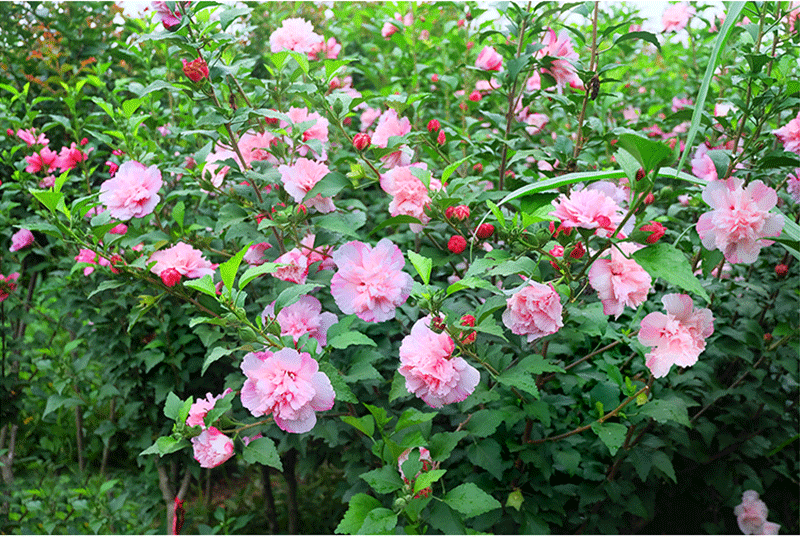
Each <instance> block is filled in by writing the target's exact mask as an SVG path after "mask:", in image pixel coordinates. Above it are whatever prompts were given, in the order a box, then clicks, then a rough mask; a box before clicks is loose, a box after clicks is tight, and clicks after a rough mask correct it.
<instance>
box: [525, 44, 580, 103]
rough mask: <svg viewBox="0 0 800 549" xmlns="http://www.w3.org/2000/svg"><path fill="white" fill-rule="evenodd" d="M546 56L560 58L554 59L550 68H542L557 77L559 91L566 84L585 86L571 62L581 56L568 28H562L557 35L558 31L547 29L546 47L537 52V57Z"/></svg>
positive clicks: (577, 86) (576, 86)
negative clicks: (575, 47) (573, 43)
mask: <svg viewBox="0 0 800 549" xmlns="http://www.w3.org/2000/svg"><path fill="white" fill-rule="evenodd" d="M545 56H549V57H559V58H560V59H555V60H553V62H552V64H551V65H550V66H549V67H548V68H546V69H542V71H543V72H545V73H548V74H550V75H551V76H552V77H553V78H555V80H556V87H557V88H558V92H559V93H561V91H562V90H563V88H564V85H565V84H569V85H570V87H572V88H581V87H583V83H582V82H581V79H580V77H579V76H578V73H577V72H576V71H575V67H574V66H573V65H572V63H571V62H570V60H577V59H580V56H579V55H578V53H577V52H576V51H575V49H574V48H573V47H572V40H571V39H570V37H569V34H568V33H567V31H566V30H563V29H562V30H561V32H559V33H558V36H556V31H554V30H553V29H547V36H546V38H545V47H544V48H543V49H541V50H539V51H537V52H536V57H538V58H542V57H545Z"/></svg>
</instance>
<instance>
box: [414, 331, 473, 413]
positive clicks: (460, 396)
mask: <svg viewBox="0 0 800 549" xmlns="http://www.w3.org/2000/svg"><path fill="white" fill-rule="evenodd" d="M430 324H431V317H430V316H426V317H425V318H421V319H419V320H418V321H417V322H415V323H414V326H413V327H412V328H411V333H410V334H409V335H407V336H406V337H405V338H404V339H403V342H402V343H401V344H400V368H399V370H398V371H399V372H400V374H401V375H402V376H403V377H404V378H405V379H406V389H407V390H408V392H410V393H414V394H415V395H417V396H418V397H419V398H421V399H422V400H424V401H425V403H426V404H427V405H428V406H431V407H432V408H441V407H442V406H444V405H445V404H452V403H454V402H461V401H462V400H464V399H465V398H467V397H468V396H469V395H471V394H472V392H473V391H474V390H475V387H476V386H477V385H478V382H479V381H480V379H481V375H480V373H479V372H478V370H476V369H475V368H474V367H472V366H470V365H469V364H467V361H465V360H464V359H463V358H461V357H455V358H454V357H452V354H453V351H454V350H455V344H454V343H453V340H452V338H451V337H450V336H449V335H447V334H446V333H444V332H442V333H439V334H437V333H436V332H434V331H433V330H431V329H430Z"/></svg>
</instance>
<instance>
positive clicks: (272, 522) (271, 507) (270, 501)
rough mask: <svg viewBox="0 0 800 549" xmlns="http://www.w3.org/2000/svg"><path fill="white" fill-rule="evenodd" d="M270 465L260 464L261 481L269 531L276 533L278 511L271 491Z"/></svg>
mask: <svg viewBox="0 0 800 549" xmlns="http://www.w3.org/2000/svg"><path fill="white" fill-rule="evenodd" d="M271 469H272V468H271V467H269V466H268V465H262V466H261V482H262V483H263V484H264V504H265V506H266V512H267V524H268V525H269V533H270V534H273V535H274V534H277V533H278V513H277V512H276V511H275V495H274V494H273V493H272V479H271V478H270V477H271V475H270V473H271Z"/></svg>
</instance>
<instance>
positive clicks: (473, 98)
mask: <svg viewBox="0 0 800 549" xmlns="http://www.w3.org/2000/svg"><path fill="white" fill-rule="evenodd" d="M482 98H483V96H482V95H481V92H479V91H478V90H474V91H473V92H472V93H471V94H469V97H468V99H469V100H470V101H474V102H478V101H480V100H481V99H482Z"/></svg>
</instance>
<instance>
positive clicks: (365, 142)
mask: <svg viewBox="0 0 800 549" xmlns="http://www.w3.org/2000/svg"><path fill="white" fill-rule="evenodd" d="M371 143H372V139H370V137H369V136H368V135H367V134H365V133H357V134H356V135H355V137H353V146H354V147H355V148H356V149H357V150H359V151H363V150H364V149H366V148H367V147H369V146H370V144H371Z"/></svg>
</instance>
